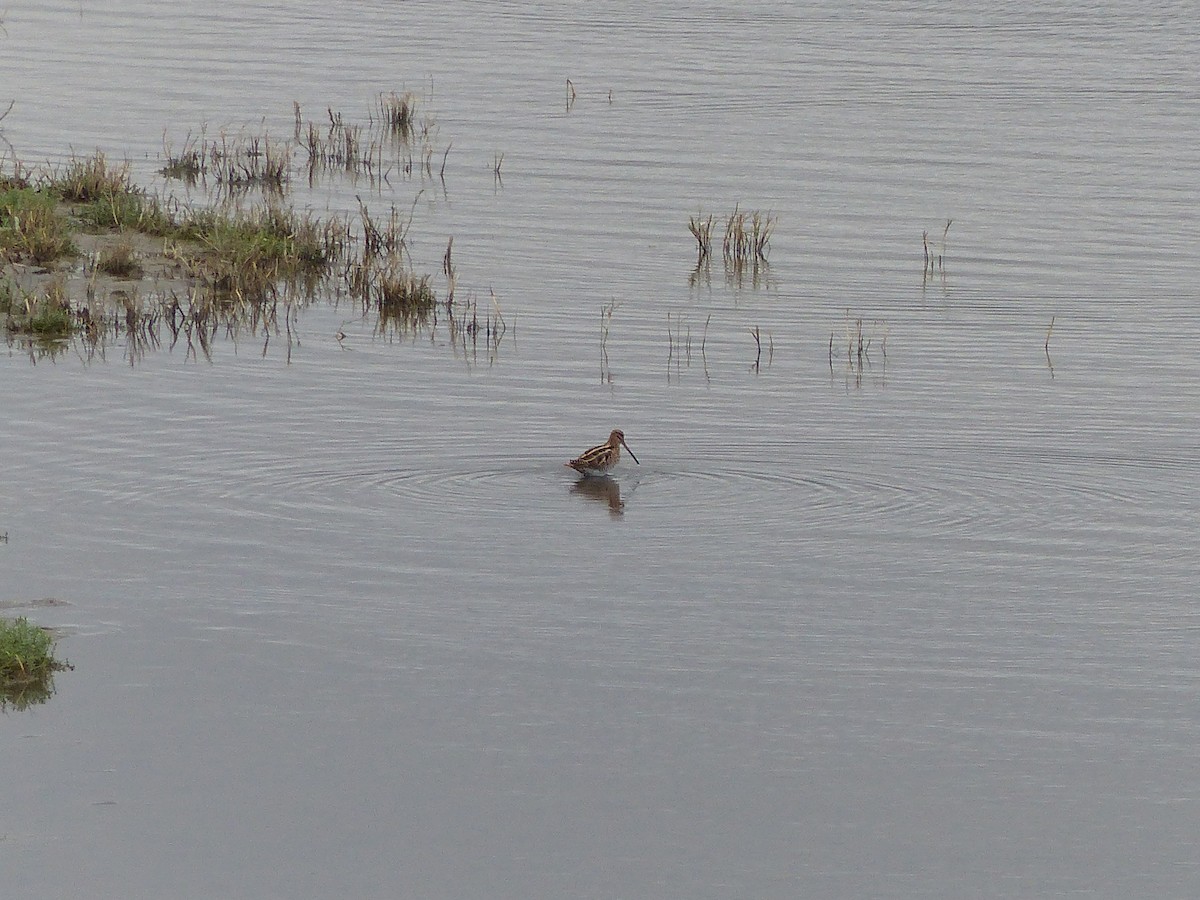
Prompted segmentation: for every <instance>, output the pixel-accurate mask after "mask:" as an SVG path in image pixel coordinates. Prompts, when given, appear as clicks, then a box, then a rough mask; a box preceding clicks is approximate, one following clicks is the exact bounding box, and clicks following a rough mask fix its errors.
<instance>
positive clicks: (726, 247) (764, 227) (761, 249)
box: [721, 206, 775, 269]
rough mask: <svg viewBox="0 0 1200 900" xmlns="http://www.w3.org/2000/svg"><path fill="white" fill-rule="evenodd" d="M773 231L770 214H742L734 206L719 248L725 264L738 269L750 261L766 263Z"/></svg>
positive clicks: (773, 220)
mask: <svg viewBox="0 0 1200 900" xmlns="http://www.w3.org/2000/svg"><path fill="white" fill-rule="evenodd" d="M774 230H775V218H774V216H772V215H771V214H770V213H765V214H764V213H762V212H759V211H758V210H755V211H754V212H752V213H744V212H742V211H741V210H740V209H739V208H738V207H736V206H735V207H734V209H733V213H732V214H731V215H730V216H729V217H728V218H727V219H726V220H725V240H724V242H723V244H722V248H721V249H722V253H723V255H724V257H725V264H726V265H727V266H733V267H736V268H739V269H740V268H742V267H743V266H745V265H746V264H747V263H749V262H752V261H757V260H763V261H766V258H767V250H768V248H769V247H770V243H771V234H772V232H774Z"/></svg>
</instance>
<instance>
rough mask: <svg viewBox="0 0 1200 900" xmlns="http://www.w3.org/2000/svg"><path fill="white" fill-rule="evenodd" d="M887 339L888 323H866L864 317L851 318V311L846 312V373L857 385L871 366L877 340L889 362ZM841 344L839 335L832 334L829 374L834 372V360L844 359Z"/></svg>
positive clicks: (884, 358) (876, 321)
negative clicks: (873, 349) (872, 352)
mask: <svg viewBox="0 0 1200 900" xmlns="http://www.w3.org/2000/svg"><path fill="white" fill-rule="evenodd" d="M887 338H888V326H887V322H884V321H880V320H875V321H872V322H869V323H868V322H864V320H863V318H862V316H858V317H856V318H851V317H850V313H849V311H847V312H846V323H845V331H844V337H843V340H844V341H845V346H846V354H845V361H846V372H847V374H848V375H851V376H853V377H854V380H855V383H856V385H861V384H862V376H863V373H864V371H865V370H866V369H868V368H869V367H870V366H871V364H872V360H871V349H872V347H873V346H874V345H875V343H876V340H878V343H879V353H880V356H881V357H882V359H883V360H884V361H886V360H887ZM839 347H840V343H838V342H837V333H836V332H830V334H829V372H830V374H833V372H834V359H835V358H836V359H840V358H842V354H841V350H840V349H838V348H839Z"/></svg>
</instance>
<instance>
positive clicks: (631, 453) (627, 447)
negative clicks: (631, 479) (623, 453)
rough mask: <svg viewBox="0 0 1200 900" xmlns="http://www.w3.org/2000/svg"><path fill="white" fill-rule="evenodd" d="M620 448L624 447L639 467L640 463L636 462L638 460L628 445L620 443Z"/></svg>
mask: <svg viewBox="0 0 1200 900" xmlns="http://www.w3.org/2000/svg"><path fill="white" fill-rule="evenodd" d="M621 446H622V447H624V448H625V449H626V450H627V451H628V452H629V455H630V456H633V461H634V462H635V463H637V464H638V465H639V466H640V465H641V463H640V462H638V458H637V457H636V456H634V455H633V451H632V450H630V449H629V445H628V444H627V443H625V442H624V441H621Z"/></svg>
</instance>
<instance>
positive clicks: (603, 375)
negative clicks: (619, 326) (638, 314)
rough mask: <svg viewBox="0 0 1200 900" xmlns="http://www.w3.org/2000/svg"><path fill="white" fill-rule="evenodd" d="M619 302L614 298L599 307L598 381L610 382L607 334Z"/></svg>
mask: <svg viewBox="0 0 1200 900" xmlns="http://www.w3.org/2000/svg"><path fill="white" fill-rule="evenodd" d="M620 305H621V304H620V303H618V302H617V301H616V300H613V301H611V302H609V303H605V304H604V305H602V306H601V307H600V382H601V384H606V383H611V382H612V370H611V369H609V367H608V334H609V331H610V330H611V329H612V318H613V314H614V313H615V312H616V311H617V307H619V306H620Z"/></svg>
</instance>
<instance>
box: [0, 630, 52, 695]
mask: <svg viewBox="0 0 1200 900" xmlns="http://www.w3.org/2000/svg"><path fill="white" fill-rule="evenodd" d="M65 668H67V664H66V663H63V662H59V661H58V660H57V659H55V658H54V638H52V637H51V636H50V634H49V632H47V631H46V630H44V629H42V628H38V627H37V626H36V625H32V624H30V622H29V620H28V619H26V618H24V617H21V618H19V619H11V620H10V619H0V683H8V684H11V683H25V682H30V681H38V680H43V679H45V678H46V677H47V676H49V675H50V673H51V672H56V671H59V670H61V669H65Z"/></svg>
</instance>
